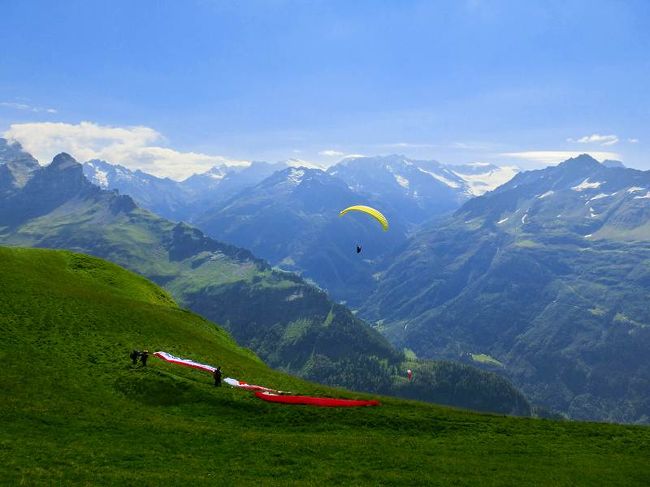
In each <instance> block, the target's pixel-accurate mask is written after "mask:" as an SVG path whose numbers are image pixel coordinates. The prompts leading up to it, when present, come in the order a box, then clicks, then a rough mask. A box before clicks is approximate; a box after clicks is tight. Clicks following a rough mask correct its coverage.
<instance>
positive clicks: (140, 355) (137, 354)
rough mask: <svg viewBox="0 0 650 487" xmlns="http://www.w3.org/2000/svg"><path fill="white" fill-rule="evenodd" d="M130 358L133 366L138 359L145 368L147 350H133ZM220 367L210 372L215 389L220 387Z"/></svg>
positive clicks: (147, 356)
mask: <svg viewBox="0 0 650 487" xmlns="http://www.w3.org/2000/svg"><path fill="white" fill-rule="evenodd" d="M129 357H131V361H132V362H133V365H137V364H138V359H140V363H141V364H142V366H143V367H146V366H147V359H148V358H149V350H143V351H140V350H133V351H131V354H130V355H129ZM221 376H222V372H221V366H219V367H217V368H216V369H214V372H212V377H213V378H214V386H215V387H221Z"/></svg>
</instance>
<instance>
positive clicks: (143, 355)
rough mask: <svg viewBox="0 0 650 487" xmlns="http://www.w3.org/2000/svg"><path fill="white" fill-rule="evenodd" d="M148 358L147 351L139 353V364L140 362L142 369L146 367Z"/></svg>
mask: <svg viewBox="0 0 650 487" xmlns="http://www.w3.org/2000/svg"><path fill="white" fill-rule="evenodd" d="M148 358H149V350H144V351H143V352H142V353H140V362H142V366H143V367H146V366H147V359H148Z"/></svg>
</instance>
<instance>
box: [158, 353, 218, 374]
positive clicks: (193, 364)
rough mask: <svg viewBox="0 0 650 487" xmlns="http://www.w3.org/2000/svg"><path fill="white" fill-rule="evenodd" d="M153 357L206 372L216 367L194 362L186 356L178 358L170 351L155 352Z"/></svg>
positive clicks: (212, 370)
mask: <svg viewBox="0 0 650 487" xmlns="http://www.w3.org/2000/svg"><path fill="white" fill-rule="evenodd" d="M153 355H154V357H158V358H159V359H162V360H164V361H165V362H170V363H172V364H178V365H184V366H186V367H192V368H193V369H199V370H205V371H206V372H210V373H212V372H214V371H215V370H217V368H216V367H213V366H212V365H208V364H201V363H199V362H195V361H194V360H190V359H188V358H180V357H176V356H174V355H172V354H171V353H167V352H155V353H154V354H153Z"/></svg>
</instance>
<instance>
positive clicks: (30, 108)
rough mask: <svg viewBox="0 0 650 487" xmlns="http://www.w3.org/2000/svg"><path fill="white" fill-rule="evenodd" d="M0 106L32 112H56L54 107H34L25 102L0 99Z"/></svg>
mask: <svg viewBox="0 0 650 487" xmlns="http://www.w3.org/2000/svg"><path fill="white" fill-rule="evenodd" d="M0 107H5V108H13V109H15V110H23V111H27V112H34V113H40V112H45V113H56V109H55V108H43V107H34V106H31V105H28V104H27V103H18V102H14V101H1V102H0Z"/></svg>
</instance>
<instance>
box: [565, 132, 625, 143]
mask: <svg viewBox="0 0 650 487" xmlns="http://www.w3.org/2000/svg"><path fill="white" fill-rule="evenodd" d="M566 140H567V142H578V143H579V144H600V145H614V144H617V143H618V140H619V139H618V136H617V135H600V134H592V135H585V136H584V137H580V138H579V139H573V138H568V139H566Z"/></svg>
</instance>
